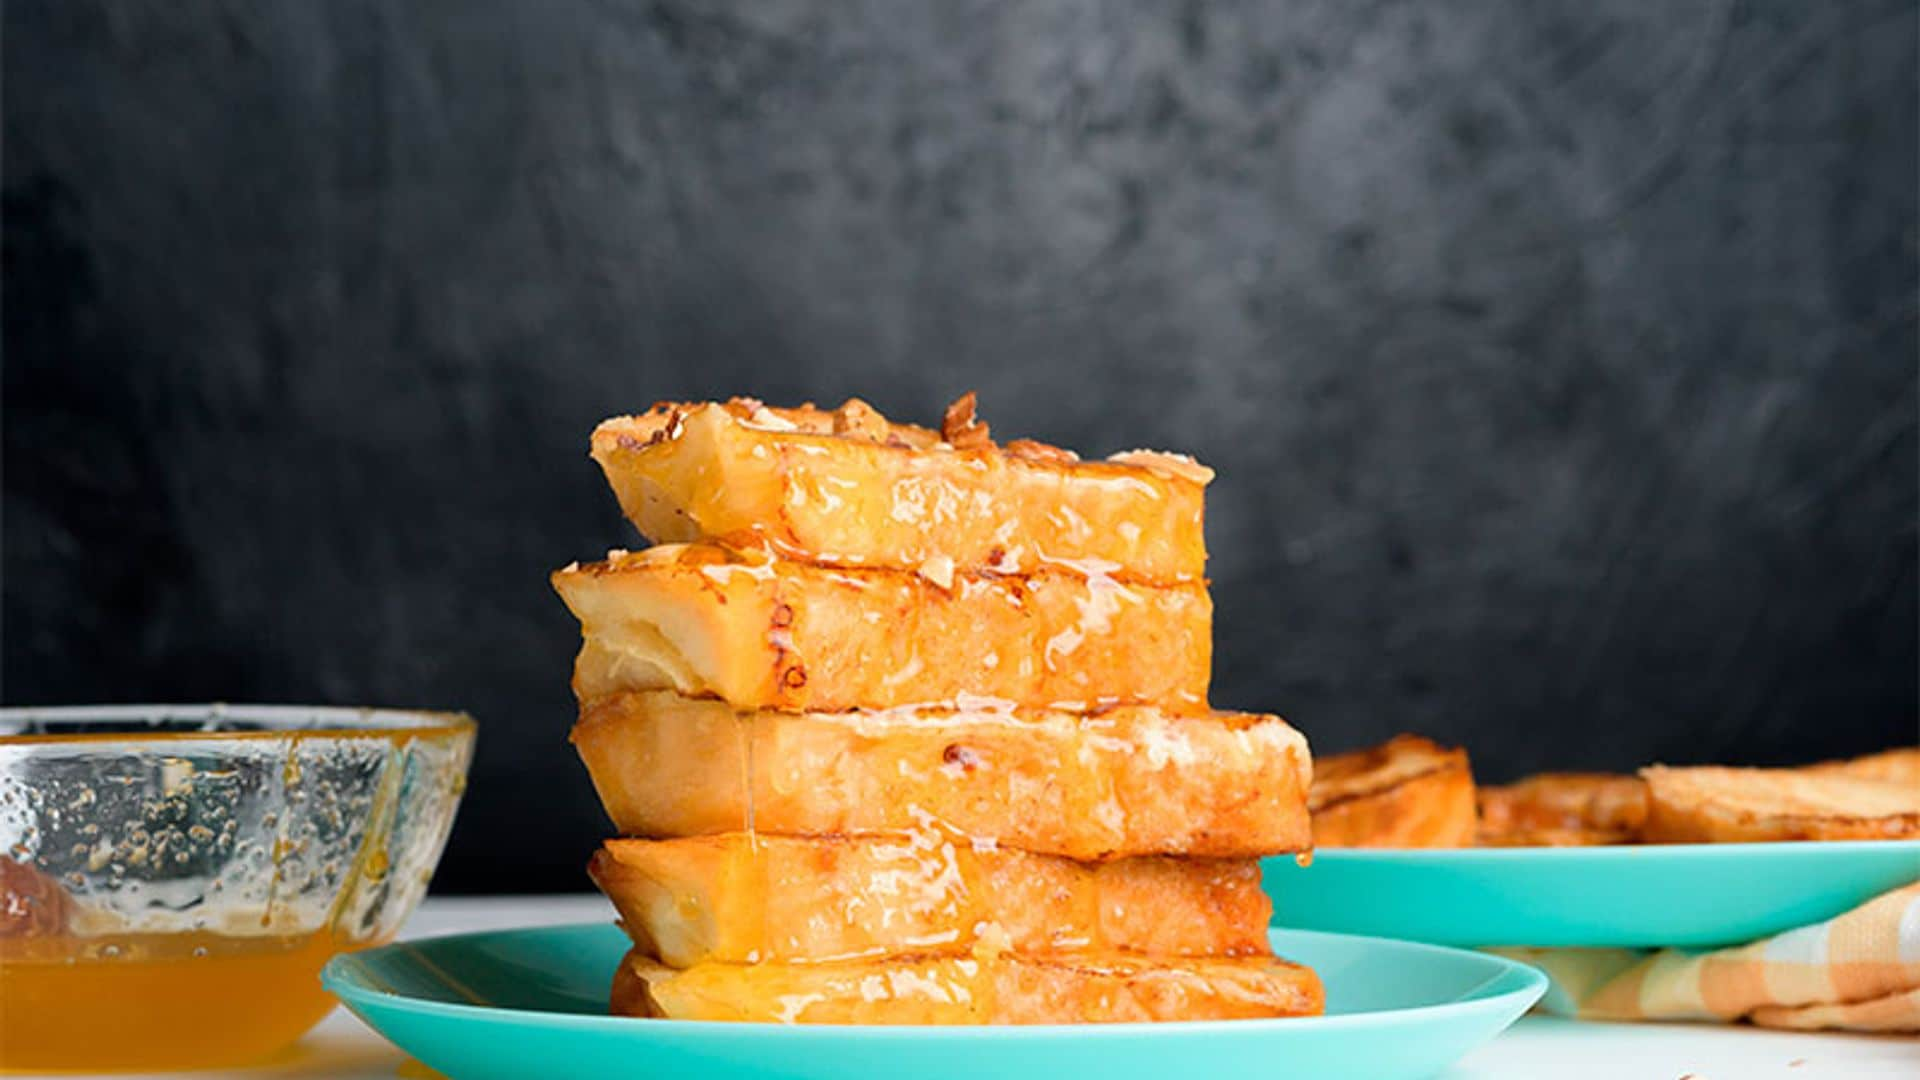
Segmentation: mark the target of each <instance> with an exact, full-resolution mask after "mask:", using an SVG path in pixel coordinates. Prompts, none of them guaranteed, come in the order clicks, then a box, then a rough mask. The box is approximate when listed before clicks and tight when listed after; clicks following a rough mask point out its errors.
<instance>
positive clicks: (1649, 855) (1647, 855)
mask: <svg viewBox="0 0 1920 1080" xmlns="http://www.w3.org/2000/svg"><path fill="white" fill-rule="evenodd" d="M1860 851H1873V852H1885V851H1913V852H1915V853H1920V838H1900V839H1889V840H1768V841H1763V842H1760V843H1751V844H1747V843H1722V844H1591V845H1586V846H1581V845H1562V846H1557V847H1461V848H1320V849H1318V850H1316V851H1315V852H1314V853H1313V863H1314V864H1318V863H1319V862H1321V861H1322V860H1330V861H1335V862H1338V861H1343V860H1353V861H1356V862H1357V861H1375V860H1379V859H1382V858H1393V859H1407V860H1411V861H1415V862H1475V861H1479V860H1483V859H1484V860H1485V861H1487V862H1535V861H1540V862H1548V861H1553V860H1565V861H1574V860H1576V859H1592V860H1597V861H1599V860H1606V859H1623V860H1632V861H1634V862H1647V861H1650V860H1654V859H1663V858H1685V859H1698V858H1702V857H1706V858H1714V859H1732V858H1743V857H1752V856H1756V855H1757V856H1760V857H1762V858H1765V857H1767V856H1769V855H1776V854H1781V855H1784V854H1788V853H1791V854H1793V855H1796V856H1803V857H1806V858H1814V859H1817V858H1826V857H1831V858H1839V857H1842V856H1844V855H1847V854H1850V853H1855V852H1860ZM1292 858H1293V856H1291V855H1280V856H1269V859H1292ZM1302 869H1303V870H1309V871H1310V870H1312V869H1313V865H1311V864H1310V865H1308V866H1305V867H1302Z"/></svg>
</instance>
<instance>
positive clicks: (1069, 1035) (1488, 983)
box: [320, 922, 1548, 1041]
mask: <svg viewBox="0 0 1920 1080" xmlns="http://www.w3.org/2000/svg"><path fill="white" fill-rule="evenodd" d="M612 927H613V924H611V923H605V922H591V923H565V924H557V925H549V926H530V927H513V928H509V929H504V930H482V931H476V932H469V933H458V934H443V935H436V936H433V937H426V938H416V939H411V940H404V941H396V942H392V943H390V944H387V945H380V946H376V947H374V948H371V949H364V950H360V951H357V952H352V953H342V954H340V955H338V956H335V957H334V958H333V959H332V960H329V961H327V965H326V967H325V968H323V969H322V970H321V973H320V982H321V985H323V986H324V987H326V989H327V990H328V991H330V992H331V993H333V994H334V995H336V996H337V997H339V998H340V1000H341V1001H342V1002H343V1003H345V1004H346V1005H347V1006H348V1007H349V1008H352V1007H353V1006H354V1005H355V1004H356V1003H358V1002H361V1001H365V1002H366V1003H368V1004H377V1005H380V1006H383V1007H386V1008H391V1009H395V1010H399V1011H404V1012H411V1013H417V1014H422V1015H428V1016H438V1017H444V1018H447V1019H457V1020H468V1021H475V1022H480V1023H504V1022H512V1021H515V1020H522V1021H526V1022H533V1023H539V1024H542V1025H547V1026H558V1027H560V1028H564V1029H568V1030H578V1031H609V1032H635V1031H639V1030H644V1031H647V1032H654V1033H658V1034H660V1035H663V1036H665V1035H673V1034H691V1033H710V1032H715V1031H726V1032H729V1033H732V1032H738V1033H739V1034H740V1035H742V1036H743V1037H748V1038H773V1039H789V1040H807V1039H823V1040H837V1039H844V1038H847V1037H848V1036H850V1035H860V1034H872V1035H885V1036H890V1037H913V1038H916V1039H923V1040H925V1039H942V1038H946V1039H961V1038H979V1037H981V1036H982V1035H984V1034H988V1033H990V1034H991V1037H992V1038H994V1039H996V1040H1001V1041H1051V1040H1058V1039H1073V1038H1086V1037H1088V1036H1089V1035H1100V1036H1128V1035H1136V1036H1137V1035H1146V1034H1153V1033H1160V1034H1173V1033H1179V1034H1182V1035H1206V1034H1209V1033H1213V1032H1236V1033H1240V1034H1253V1033H1255V1032H1257V1031H1260V1030H1272V1031H1274V1032H1276V1033H1278V1032H1281V1031H1304V1030H1313V1031H1330V1030H1338V1029H1340V1028H1345V1027H1368V1026H1374V1025H1377V1024H1379V1023H1380V1022H1381V1021H1382V1020H1385V1019H1388V1018H1392V1019H1395V1020H1401V1021H1407V1022H1412V1021H1415V1020H1434V1021H1445V1020H1446V1019H1447V1018H1448V1017H1449V1016H1452V1015H1454V1014H1462V1015H1467V1014H1478V1013H1483V1012H1486V1011H1489V1010H1492V1009H1495V1008H1499V1007H1510V1008H1512V1010H1513V1013H1514V1015H1515V1016H1518V1015H1520V1014H1522V1013H1525V1012H1526V1011H1527V1010H1528V1009H1530V1008H1532V1007H1533V1005H1534V1004H1535V1003H1536V1002H1538V1001H1539V1000H1540V998H1541V997H1542V996H1543V995H1544V994H1545V993H1546V992H1547V989H1548V979H1547V976H1546V974H1545V973H1544V972H1542V971H1540V969H1538V968H1536V967H1534V966H1532V965H1530V964H1526V963H1522V962H1521V961H1518V960H1514V959H1512V958H1509V957H1504V956H1497V955H1494V954H1491V953H1483V952H1475V951H1473V950H1470V949H1460V948H1454V947H1451V946H1446V945H1429V944H1424V943H1421V942H1417V941H1406V940H1401V939H1396V938H1384V937H1377V936H1372V935H1365V934H1345V933H1338V932H1334V931H1327V930H1292V929H1279V928H1274V929H1270V930H1269V932H1268V933H1269V937H1270V938H1271V939H1272V940H1273V943H1274V949H1275V952H1276V953H1278V954H1279V955H1280V957H1281V958H1282V959H1286V953H1285V949H1286V947H1287V946H1286V944H1285V942H1286V941H1287V940H1288V939H1290V938H1292V939H1303V938H1304V939H1313V940H1319V941H1324V942H1327V943H1329V944H1347V945H1378V946H1382V947H1386V948H1391V949H1394V950H1403V951H1406V952H1409V953H1423V954H1429V955H1434V954H1439V955H1443V956H1445V957H1446V958H1447V959H1448V960H1449V961H1451V962H1455V963H1466V962H1474V961H1478V962H1481V963H1483V964H1484V966H1485V967H1486V968H1487V977H1486V978H1485V979H1484V980H1482V981H1481V982H1480V983H1479V984H1478V985H1476V986H1475V987H1474V988H1473V989H1471V990H1469V991H1467V992H1466V994H1465V995H1464V996H1462V997H1458V998H1455V999H1453V1000H1451V1001H1444V1002H1439V1003H1436V1004H1431V1005H1413V1006H1406V1007H1402V1008H1393V1009H1368V1010H1362V1011H1358V1012H1348V1013H1338V1014H1334V1015H1331V1016H1326V1015H1323V1016H1288V1017H1271V1018H1262V1019H1250V1020H1180V1021H1167V1022H1159V1023H1146V1022H1126V1023H1103V1024H1021V1025H989V1024H963V1025H947V1026H927V1025H912V1024H773V1023H758V1022H750V1021H737V1020H665V1019H647V1020H640V1019H637V1018H634V1017H627V1016H612V1015H604V1016H602V1015H593V1014H589V1013H577V1012H566V1011H562V1010H557V1009H525V1008H517V1007H514V1006H508V1005H483V1004H462V1003H459V1002H451V1001H434V1000H431V999H428V998H423V997H418V996H414V995H410V994H404V993H398V992H395V991H392V990H387V989H382V988H380V987H378V986H375V985H372V984H370V983H369V982H368V981H366V980H365V979H364V978H362V976H363V975H365V974H366V972H365V967H366V962H367V960H368V959H370V958H372V957H375V956H377V955H379V954H383V953H389V952H392V951H413V952H415V953H416V959H417V952H418V949H419V948H420V947H421V946H439V947H446V946H448V945H456V944H464V945H478V944H483V943H485V942H487V941H490V940H496V939H502V938H513V937H518V936H522V935H527V934H530V933H554V932H561V933H581V932H601V931H605V930H607V929H611V928H612ZM1516 978H1517V979H1519V980H1520V981H1519V982H1518V983H1516V984H1515V985H1513V986H1510V987H1506V988H1499V984H1501V983H1502V982H1512V981H1513V980H1514V979H1516ZM1490 988H1492V992H1485V993H1483V991H1487V990H1489V989H1490ZM640 1025H644V1028H642V1027H640Z"/></svg>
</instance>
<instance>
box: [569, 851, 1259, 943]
mask: <svg viewBox="0 0 1920 1080" xmlns="http://www.w3.org/2000/svg"><path fill="white" fill-rule="evenodd" d="M589 872H590V873H591V875H592V877H593V880H594V882H595V884H597V885H599V886H600V890H601V891H602V892H604V893H606V894H607V898H608V899H610V900H612V901H613V904H614V907H615V908H616V909H617V910H618V911H619V912H620V917H621V920H622V921H623V922H624V924H625V925H626V928H627V932H628V934H630V935H631V936H632V937H633V939H634V942H635V944H636V945H637V946H639V947H640V948H641V949H643V950H644V951H646V952H647V953H648V954H649V955H652V956H657V957H659V958H660V959H661V960H662V961H664V962H665V963H667V964H668V965H670V966H672V967H691V966H693V965H694V964H700V963H728V964H751V963H761V962H774V961H778V962H792V961H821V960H850V959H858V958H874V957H880V956H889V955H939V956H948V955H966V954H968V953H970V952H971V951H972V950H973V949H974V948H976V947H990V948H1002V949H1006V950H1008V951H1011V952H1016V953H1022V954H1026V955H1038V954H1048V953H1070V952H1093V953H1100V952H1117V953H1137V954H1141V955H1147V956H1265V955H1269V954H1270V950H1269V947H1268V944H1267V921H1268V919H1269V918H1270V916H1271V915H1272V905H1271V903H1269V901H1268V900H1267V896H1266V893H1265V892H1263V891H1261V888H1260V867H1259V863H1258V862H1257V861H1256V860H1252V859H1232V860H1226V859H1172V858H1140V859H1119V860H1115V861H1112V862H1107V863H1082V862H1076V861H1073V860H1070V859H1062V858H1056V857H1052V856H1046V855H1033V854H1029V853H1027V852H1023V851H1016V850H1013V849H1011V848H1002V847H984V846H981V847H976V846H975V845H973V844H971V843H968V842H966V841H962V840H956V839H955V838H953V837H950V836H943V835H941V834H939V833H936V832H920V833H906V834H900V835H896V836H864V837H846V836H834V837H812V838H801V837H790V836H774V835H768V834H765V833H761V834H756V835H752V836H749V835H748V834H745V833H727V834H724V835H720V836H702V837H687V838H682V839H678V840H610V841H608V842H607V843H606V845H605V846H604V847H603V848H602V849H601V850H600V851H598V852H596V853H595V854H594V857H593V861H592V863H591V865H590V866H589Z"/></svg>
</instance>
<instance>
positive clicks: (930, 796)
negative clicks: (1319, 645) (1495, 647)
mask: <svg viewBox="0 0 1920 1080" xmlns="http://www.w3.org/2000/svg"><path fill="white" fill-rule="evenodd" d="M593 455H594V457H595V459H596V460H597V461H598V462H599V463H600V465H601V466H602V468H603V469H604V471H605V473H606V475H607V479H608V481H609V482H610V483H611V485H612V487H613V489H614V491H615V493H616V495H617V496H618V497H619V500H620V503H621V506H622V508H623V510H624V511H625V512H626V514H627V516H628V517H629V519H630V520H632V521H633V523H634V524H635V525H636V526H637V527H638V528H639V529H640V530H641V532H642V533H644V534H645V535H646V536H648V537H649V538H650V539H652V540H654V541H656V542H658V544H659V546H656V547H652V548H648V549H645V550H642V551H637V552H624V551H617V552H614V553H612V554H610V555H609V556H608V558H607V559H606V560H605V561H603V562H600V563H595V564H592V565H584V566H583V565H578V564H576V565H573V566H569V567H567V568H566V569H564V570H561V571H559V572H558V573H556V574H555V575H554V585H555V588H556V589H557V590H558V591H559V593H560V594H561V597H562V598H563V599H564V600H565V601H566V603H567V605H568V607H569V608H571V609H572V610H573V612H574V614H575V615H576V616H577V617H578V618H579V620H580V624H581V630H582V636H583V638H584V642H583V645H582V648H581V652H580V655H579V658H578V660H577V661H576V664H575V669H574V682H573V685H574V691H575V694H576V696H577V697H578V698H579V700H580V719H579V722H578V724H577V725H576V726H575V728H574V732H573V742H574V745H575V747H576V749H577V750H578V751H579V753H580V755H581V758H582V760H583V761H584V762H585V763H586V765H587V768H588V771H589V773H590V774H591V775H592V778H593V783H594V785H595V788H596V789H597V791H598V792H599V795H600V798H601V802H602V804H603V805H604V806H605V807H606V809H607V813H608V816H609V817H611V818H612V820H613V822H614V825H615V827H616V829H617V830H618V832H619V833H620V838H619V839H615V840H610V841H608V842H607V844H606V845H605V846H604V847H603V848H602V850H601V851H600V852H598V853H597V854H596V855H595V857H594V859H593V862H592V865H591V867H590V871H591V873H592V876H593V878H594V880H595V882H596V883H597V884H598V885H599V886H600V888H601V889H602V890H603V891H604V892H606V894H607V895H608V896H609V897H610V898H611V899H612V900H613V902H614V904H615V906H616V908H617V909H618V911H619V913H620V917H621V921H622V924H623V925H624V926H625V927H626V929H627V931H628V933H629V935H630V936H631V937H632V939H633V943H634V948H633V951H632V952H631V953H630V954H629V955H628V957H627V959H626V961H625V962H624V963H623V964H622V965H621V967H620V971H619V973H618V975H617V976H616V978H615V982H614V988H613V1004H612V1007H613V1010H614V1011H615V1012H616V1013H621V1014H626V1015H635V1016H665V1017H673V1018H679V1019H716V1020H758V1021H775V1022H799V1023H908V1024H948V1023H1063V1022H1067V1023H1070V1022H1083V1021H1084V1022H1095V1021H1126V1020H1184V1019H1229V1018H1240V1017H1255V1016H1293V1015H1303V1014H1310V1013H1316V1012H1318V1011H1320V1008H1321V1000H1322V997H1321V990H1320V984H1319V981H1318V979H1317V978H1316V977H1315V976H1314V975H1313V973H1312V972H1311V971H1309V970H1307V969H1305V968H1302V967H1299V966H1296V965H1293V964H1289V963H1287V962H1285V961H1284V960H1280V959H1278V958H1275V957H1274V956H1273V955H1272V953H1271V951H1270V949H1269V947H1268V941H1267V935H1266V926H1267V921H1268V917H1269V915H1270V906H1269V904H1268V901H1267V899H1266V896H1265V894H1264V893H1263V892H1262V891H1261V888H1260V873H1259V867H1258V862H1257V860H1258V859H1259V858H1260V857H1261V856H1263V855H1270V854H1276V853H1283V852H1297V851H1303V850H1306V849H1307V848H1308V847H1309V845H1310V843H1311V838H1310V829H1309V820H1308V811H1307V790H1308V785H1309V783H1310V777H1311V771H1310V769H1311V766H1310V762H1309V757H1308V752H1307V746H1306V742H1305V740H1304V739H1303V738H1302V737H1301V736H1300V735H1299V733H1298V732H1296V731H1295V730H1294V729H1293V728H1291V727H1289V726H1288V725H1287V724H1286V723H1285V722H1283V721H1281V720H1280V719H1279V718H1277V717H1274V716H1266V715H1257V714H1246V713H1230V712H1216V711H1212V710H1211V709H1210V708H1209V707H1208V705H1207V683H1208V679H1209V676H1210V665H1211V650H1212V608H1211V601H1210V599H1209V597H1208V593H1207V586H1206V581H1205V578H1204V576H1203V573H1204V564H1205V557H1206V553H1205V547H1204V544H1203V541H1202V530H1201V509H1202V501H1203V496H1204V489H1205V485H1206V483H1207V481H1208V480H1209V479H1210V476H1211V474H1210V473H1209V472H1208V471H1207V470H1206V469H1204V468H1203V467H1201V466H1199V465H1196V464H1195V463H1193V462H1191V461H1189V460H1187V459H1184V458H1179V457H1176V456H1172V455H1163V454H1153V453H1145V452H1136V453H1132V454H1125V455H1118V456H1117V457H1116V458H1113V459H1109V460H1107V461H1102V462H1083V461H1080V460H1078V459H1077V458H1076V457H1075V456H1074V455H1072V454H1070V453H1067V452H1065V451H1061V450H1056V449H1054V448H1052V447H1046V446H1041V445H1040V444H1037V443H1030V442H1025V441H1015V442H1011V443H1008V444H1006V445H1004V446H1001V445H996V444H995V443H994V442H993V441H992V440H991V439H990V437H989V435H988V432H987V428H986V425H985V424H983V423H980V422H979V421H978V419H977V418H976V417H974V415H973V411H972V396H971V395H968V396H967V397H966V398H963V399H961V401H959V402H956V403H955V406H954V407H953V408H951V409H949V411H948V415H947V417H946V420H945V422H944V423H943V425H942V427H941V429H940V430H938V431H935V430H932V429H927V428H919V427H913V426H909V425H903V424H895V423H891V422H889V421H887V420H886V419H884V418H883V417H881V416H880V415H879V414H877V413H876V412H874V411H873V410H872V409H871V408H869V407H867V406H866V405H864V404H863V403H861V402H858V401H850V402H848V403H847V404H846V405H843V406H842V407H841V408H839V409H837V410H833V411H831V412H829V411H825V410H820V409H815V408H813V407H811V406H805V407H802V408H798V409H772V408H768V407H766V406H764V405H762V404H760V403H759V402H754V401H749V400H744V399H736V400H733V401H729V402H724V403H707V404H691V405H660V406H656V407H655V408H654V409H653V410H652V411H650V412H648V413H646V414H644V415H640V416H633V417H623V418H619V419H614V420H609V421H607V422H605V423H603V424H602V425H601V426H600V428H599V429H598V430H597V431H596V432H595V433H594V437H593Z"/></svg>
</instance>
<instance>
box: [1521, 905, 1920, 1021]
mask: <svg viewBox="0 0 1920 1080" xmlns="http://www.w3.org/2000/svg"><path fill="white" fill-rule="evenodd" d="M1494 951H1496V952H1499V953H1501V954H1502V955H1505V956H1511V957H1513V958H1515V959H1517V960H1524V961H1526V962H1527V963H1530V964H1533V965H1534V966H1536V967H1538V968H1540V969H1541V970H1542V971H1545V972H1546V973H1547V975H1548V976H1549V977H1550V978H1551V979H1552V980H1553V987H1552V989H1551V990H1549V991H1548V993H1547V996H1546V997H1545V998H1544V999H1542V1001H1541V1008H1543V1009H1545V1010H1547V1011H1548V1012H1554V1013H1559V1014H1561V1015H1564V1016H1575V1017H1579V1018H1580V1019H1583V1020H1704V1021H1738V1020H1745V1021H1750V1022H1752V1023H1754V1024H1758V1025H1761V1026H1763V1027H1775V1028H1794V1029H1798V1030H1809V1031H1810V1030H1815V1029H1835V1030H1845V1031H1882V1032H1893V1031H1920V882H1914V883H1913V884H1911V885H1907V886H1904V887H1902V888H1898V889H1895V890H1893V891H1892V892H1890V893H1886V894H1884V895H1882V896H1879V897H1876V898H1875V899H1873V900H1869V901H1868V902H1866V903H1865V904H1862V905H1860V906H1859V907H1857V908H1854V909H1853V910H1852V911H1849V912H1847V913H1846V914H1844V915H1840V916H1837V917H1835V918H1832V919H1829V920H1827V921H1826V922H1822V923H1815V924H1813V925H1811V926H1803V927H1801V928H1799V929H1798V930H1789V931H1787V932H1786V933H1784V934H1779V935H1776V936H1774V937H1771V938H1768V939H1766V940H1764V941H1757V942H1754V943H1752V944H1750V945H1741V946H1738V947H1735V948H1728V949H1718V950H1714V951H1711V952H1700V953H1695V952H1686V951H1682V950H1678V949H1663V950H1660V951H1657V952H1645V951H1639V950H1629V949H1497V950H1494Z"/></svg>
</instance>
